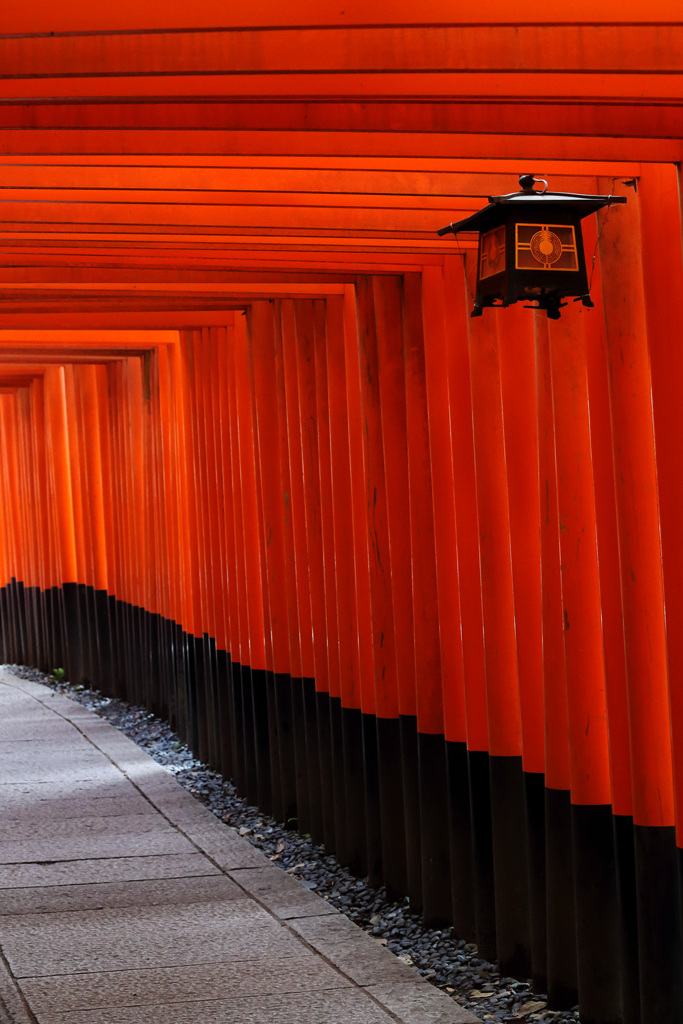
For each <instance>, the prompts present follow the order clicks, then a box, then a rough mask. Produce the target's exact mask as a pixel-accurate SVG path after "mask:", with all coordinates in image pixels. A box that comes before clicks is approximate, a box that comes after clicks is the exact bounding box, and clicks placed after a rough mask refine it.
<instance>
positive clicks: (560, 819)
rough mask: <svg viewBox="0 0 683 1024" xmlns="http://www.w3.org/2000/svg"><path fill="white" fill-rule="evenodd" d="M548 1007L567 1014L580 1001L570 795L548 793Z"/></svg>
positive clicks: (551, 791) (546, 856)
mask: <svg viewBox="0 0 683 1024" xmlns="http://www.w3.org/2000/svg"><path fill="white" fill-rule="evenodd" d="M545 878H546V895H547V908H546V909H547V917H546V924H547V969H548V988H547V992H548V1006H549V1007H550V1009H551V1010H567V1009H569V1008H570V1007H572V1006H575V1005H576V1003H577V1002H578V1000H579V991H578V979H577V963H576V912H575V906H574V857H573V853H572V816H571V804H570V797H569V792H568V791H567V790H564V789H546V791H545Z"/></svg>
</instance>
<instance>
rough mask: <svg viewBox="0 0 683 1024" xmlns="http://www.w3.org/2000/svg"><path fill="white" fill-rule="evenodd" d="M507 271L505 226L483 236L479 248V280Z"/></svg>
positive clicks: (502, 225)
mask: <svg viewBox="0 0 683 1024" xmlns="http://www.w3.org/2000/svg"><path fill="white" fill-rule="evenodd" d="M504 270H505V225H504V224H501V225H500V227H497V228H494V229H493V230H492V231H487V232H485V234H483V235H482V236H481V245H480V248H479V279H480V280H482V281H483V280H484V278H486V277H493V275H494V274H500V273H502V272H503V271H504Z"/></svg>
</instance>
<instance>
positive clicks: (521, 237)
mask: <svg viewBox="0 0 683 1024" xmlns="http://www.w3.org/2000/svg"><path fill="white" fill-rule="evenodd" d="M515 260H516V267H517V269H518V270H539V269H542V270H551V269H552V270H578V269H579V259H578V255H577V252H576V235H575V233H574V226H573V225H572V224H517V225H516V238H515Z"/></svg>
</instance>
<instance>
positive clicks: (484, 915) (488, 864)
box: [467, 750, 496, 960]
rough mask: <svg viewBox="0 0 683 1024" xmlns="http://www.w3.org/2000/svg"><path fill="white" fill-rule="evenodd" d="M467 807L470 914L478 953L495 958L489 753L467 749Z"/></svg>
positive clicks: (484, 956)
mask: <svg viewBox="0 0 683 1024" xmlns="http://www.w3.org/2000/svg"><path fill="white" fill-rule="evenodd" d="M467 758H468V764H469V776H470V809H471V814H472V859H473V862H474V917H475V923H476V936H477V946H478V947H479V956H480V957H482V958H483V959H484V960H495V959H496V909H495V902H494V880H493V837H492V834H491V780H490V772H489V755H488V754H487V753H486V752H485V751H483V750H470V751H468V755H467Z"/></svg>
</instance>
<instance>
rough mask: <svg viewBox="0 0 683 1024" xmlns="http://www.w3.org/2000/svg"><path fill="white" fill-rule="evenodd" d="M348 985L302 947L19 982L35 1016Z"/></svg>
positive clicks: (233, 997) (337, 973)
mask: <svg viewBox="0 0 683 1024" xmlns="http://www.w3.org/2000/svg"><path fill="white" fill-rule="evenodd" d="M350 986H351V982H350V981H349V980H348V979H347V978H344V977H343V976H342V975H341V974H339V972H338V971H335V970H334V968H333V967H330V966H329V965H328V964H326V963H325V962H324V961H323V960H322V959H321V958H320V957H318V956H315V955H314V954H313V953H311V952H310V951H309V950H307V949H303V948H302V950H301V952H300V953H298V954H296V955H293V956H289V957H283V956H275V957H273V956H271V957H265V956H261V957H260V958H257V959H253V960H240V961H237V962H229V961H221V962H220V963H216V964H198V965H192V966H191V967H172V968H169V967H165V968H164V967H161V968H152V969H149V970H143V971H116V972H111V971H110V972H105V973H103V974H71V975H61V976H60V975H58V976H56V977H51V978H29V979H26V980H25V981H23V982H22V987H23V989H24V991H25V993H26V995H27V997H28V998H29V999H30V1002H31V1007H32V1008H33V1012H34V1013H36V1014H38V1016H41V1015H43V1014H48V1013H54V1012H61V1013H70V1012H72V1011H74V1010H92V1009H99V1008H102V1007H115V1006H116V1007H118V1006H146V1005H147V1006H149V1005H151V1006H155V1005H156V1004H157V1002H159V1001H160V997H161V1001H162V1002H172V1003H185V1002H193V1001H205V1000H206V994H207V992H210V993H217V992H227V993H229V994H230V998H231V999H238V998H241V997H243V996H257V995H268V994H270V993H272V994H274V995H278V994H284V993H287V992H301V991H316V990H320V989H336V988H344V987H346V988H348V987H350ZM268 1024H270V1022H268Z"/></svg>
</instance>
